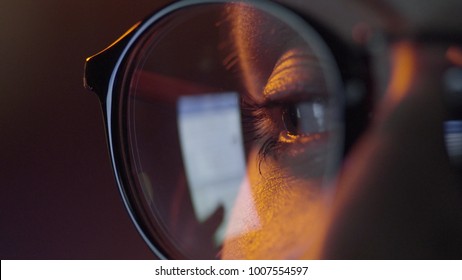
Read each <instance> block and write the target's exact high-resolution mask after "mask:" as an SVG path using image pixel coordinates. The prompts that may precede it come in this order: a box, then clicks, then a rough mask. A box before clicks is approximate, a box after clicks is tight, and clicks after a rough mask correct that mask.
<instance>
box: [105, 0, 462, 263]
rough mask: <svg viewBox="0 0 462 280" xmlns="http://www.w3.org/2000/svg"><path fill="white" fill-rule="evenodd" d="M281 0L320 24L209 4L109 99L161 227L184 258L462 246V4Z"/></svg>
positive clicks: (141, 57) (376, 254)
mask: <svg viewBox="0 0 462 280" xmlns="http://www.w3.org/2000/svg"><path fill="white" fill-rule="evenodd" d="M281 2H284V3H285V4H287V5H288V6H290V7H291V8H293V9H295V10H296V11H298V12H299V13H300V14H302V15H306V16H307V17H309V18H310V19H311V20H313V24H314V22H315V23H316V28H314V27H312V26H310V25H307V24H306V22H304V21H301V20H300V21H299V18H298V17H296V16H294V14H291V13H288V14H285V13H286V11H285V10H277V12H274V10H272V9H270V8H266V9H267V10H264V9H263V10H260V9H255V7H252V6H249V5H246V4H242V3H241V4H237V3H234V4H232V5H221V4H220V5H208V6H207V7H205V6H195V7H189V8H188V9H183V10H180V11H178V12H177V13H176V14H175V13H173V15H174V16H171V17H170V14H167V15H166V16H165V18H163V19H161V20H159V22H158V23H156V24H155V27H153V28H152V29H150V30H149V31H148V32H146V34H147V35H145V37H144V39H143V40H140V41H139V43H140V44H139V45H138V47H137V48H135V50H134V51H133V53H131V54H130V55H129V56H128V58H127V65H129V66H130V67H128V66H127V69H126V70H125V74H124V75H125V76H123V77H122V79H121V80H122V82H121V84H122V85H121V86H120V87H121V88H122V89H123V90H127V91H128V93H127V94H120V97H117V98H120V100H119V101H118V102H120V104H122V105H120V108H119V107H114V108H112V107H108V108H110V109H111V110H112V109H114V111H117V110H120V111H121V113H119V115H117V117H118V118H119V119H122V123H123V124H122V125H121V126H120V128H118V129H120V131H121V132H122V133H121V134H123V133H127V135H128V136H127V137H126V138H124V139H122V140H121V142H122V144H121V146H122V147H121V148H120V147H119V149H121V150H123V152H122V155H121V156H120V158H123V160H124V161H126V162H124V163H123V168H124V170H123V172H126V173H125V176H126V177H129V178H132V179H131V181H130V182H129V183H128V184H127V185H129V187H126V191H127V193H128V194H129V195H128V196H133V197H135V201H130V203H132V206H133V208H135V210H134V211H135V212H136V214H137V215H138V218H139V219H140V220H142V222H143V226H144V227H146V228H145V232H147V233H148V235H149V234H153V235H157V241H158V243H161V244H164V245H165V244H167V245H165V246H166V247H169V246H170V247H169V249H171V250H172V251H175V250H176V251H175V252H180V253H179V254H178V255H175V254H173V257H182V256H187V257H192V258H209V259H210V258H214V257H217V258H224V259H299V258H315V259H318V258H334V259H352V258H359V259H376V258H379V259H384V258H385V259H386V258H390V259H403V258H412V259H421V258H458V257H461V255H462V239H461V236H462V194H461V191H462V181H461V174H460V167H459V170H457V169H456V168H455V167H454V164H452V163H451V160H450V159H449V157H448V152H447V145H446V142H445V139H449V138H447V136H448V134H447V133H446V134H445V130H444V124H445V122H446V121H447V120H451V119H460V113H455V112H460V106H459V105H460V99H461V97H460V87H459V89H458V86H457V85H459V84H460V78H459V77H458V75H457V73H456V72H457V71H458V70H457V69H456V68H455V67H460V66H461V65H462V47H460V46H459V45H457V42H456V43H451V40H447V39H445V38H446V37H447V38H451V39H452V38H457V37H458V36H456V34H458V32H462V30H459V29H462V22H458V21H459V20H458V19H459V18H460V17H458V16H454V17H450V16H448V13H447V12H448V11H454V10H458V9H456V8H455V7H457V6H461V5H462V4H460V3H461V2H460V1H459V2H457V1H445V2H441V1H439V2H437V1H433V2H428V1H427V2H426V4H425V5H421V4H418V5H419V6H422V9H419V11H418V12H417V11H416V10H415V9H414V7H415V5H417V4H416V3H414V2H417V1H411V2H409V1H407V2H405V3H402V1H375V0H373V1H359V0H358V1H349V2H348V3H344V2H342V1H335V0H331V1H320V0H319V1H309V3H308V2H303V1H290V0H288V1H281ZM442 3H445V4H444V5H443V4H442ZM446 4H447V5H446ZM261 7H263V6H261ZM261 7H260V8H261ZM273 8H274V7H273ZM460 8H462V7H460ZM326 11H329V12H326ZM344 11H348V12H346V13H345V12H344ZM440 12H441V13H440ZM296 18H297V19H296ZM320 26H322V28H321V27H320ZM326 30H328V31H326ZM326 32H327V33H329V35H327V33H326ZM445 36H446V37H445ZM333 38H335V39H333ZM178 42H181V43H180V44H179V43H178ZM353 49H355V50H357V49H361V50H363V51H364V50H366V51H367V53H368V56H367V63H366V62H364V61H365V56H364V55H362V53H360V54H359V55H358V52H353V51H351V50H353ZM454 71H456V72H454ZM454 73H455V76H454V75H453V74H454ZM449 74H450V75H449ZM454 77H455V78H454ZM358 81H362V82H363V83H359V86H358V83H357V82H358ZM451 85H452V87H453V88H455V90H452V95H451V96H450V95H448V92H450V90H448V89H450V87H451ZM458 93H459V94H458ZM117 96H119V95H117ZM449 98H452V99H451V100H450V101H449V102H448V100H449ZM124 104H126V105H124ZM448 104H449V105H448ZM457 104H459V105H457ZM116 105H117V106H119V103H116ZM366 105H367V106H366ZM111 106H112V105H111ZM124 106H125V107H124ZM345 108H347V109H345ZM451 108H452V109H451ZM454 108H455V109H454ZM111 110H108V111H109V112H110V111H111ZM458 110H459V111H458ZM346 115H347V117H345V116H346ZM350 115H351V116H353V117H350ZM112 117H113V116H109V117H108V119H109V120H110V119H111V118H112ZM345 119H346V120H345ZM459 124H460V123H459ZM109 126H110V125H109ZM351 131H354V132H353V133H352V132H351ZM116 134H117V131H116ZM115 137H119V135H116V136H115ZM445 137H446V138H445ZM116 139H118V138H116ZM345 139H347V140H345ZM344 141H346V142H344ZM112 142H116V145H117V141H112ZM112 142H111V143H112ZM454 143H455V142H454ZM458 143H459V144H460V142H458ZM345 146H346V147H347V148H346V149H344V147H345ZM453 146H454V147H456V146H457V144H456V145H453ZM454 151H455V152H453V153H452V154H453V155H454V154H457V153H459V157H460V151H459V152H458V151H456V150H455V149H454ZM450 154H451V153H450ZM153 155H155V156H153ZM452 160H453V161H455V160H457V159H454V158H453V159H452ZM115 161H117V160H116V159H115ZM127 162H128V163H127ZM459 162H460V159H459ZM116 165H117V163H116ZM127 166H128V167H129V168H127ZM122 179H123V178H122ZM140 213H141V214H140Z"/></svg>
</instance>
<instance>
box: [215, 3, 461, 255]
mask: <svg viewBox="0 0 462 280" xmlns="http://www.w3.org/2000/svg"><path fill="white" fill-rule="evenodd" d="M289 2H290V1H289ZM364 2H365V1H356V4H358V3H362V4H364ZM372 2H376V3H377V1H369V4H371V3H372ZM366 3H367V2H366ZM383 3H384V4H392V5H394V3H392V2H383ZM294 5H298V6H302V5H301V4H300V3H299V2H297V3H295V4H294ZM365 6H366V7H365V8H364V7H363V9H370V8H371V5H369V6H368V5H365ZM437 6H438V5H437ZM372 7H374V5H372ZM401 8H402V9H403V10H402V12H404V14H405V12H406V10H405V8H403V7H401ZM302 9H307V10H309V7H307V6H305V7H303V6H302ZM430 10H431V9H428V10H426V11H427V12H429V11H430ZM369 12H370V10H369ZM241 16H242V15H241ZM425 16H428V15H425V14H421V15H418V16H416V15H411V16H410V17H411V19H410V20H411V21H410V22H405V20H406V17H403V16H402V14H400V16H398V15H394V14H393V13H392V12H389V13H386V14H385V15H383V18H382V20H381V21H380V22H379V23H371V24H372V25H373V24H377V26H380V27H381V28H389V31H390V32H394V30H395V28H397V26H406V32H411V33H412V32H415V33H417V30H418V29H419V28H420V25H421V24H422V22H423V21H422V18H425ZM412 17H413V18H412ZM248 18H249V17H246V16H243V19H242V18H241V19H240V20H238V21H237V22H238V23H237V26H235V29H237V30H238V32H240V33H239V34H240V38H249V40H245V42H244V43H245V44H244V43H242V42H239V40H238V42H237V49H238V50H239V54H240V55H241V58H244V59H243V61H245V62H244V63H241V65H240V66H241V69H242V71H243V72H245V73H246V75H245V76H246V77H248V78H247V79H248V80H247V81H246V82H247V85H248V86H247V89H248V91H249V92H250V93H251V94H254V95H258V92H262V91H263V92H265V90H264V89H265V86H267V85H268V81H267V80H266V79H265V77H267V76H268V74H266V75H262V74H261V73H262V71H261V70H260V69H263V68H264V69H268V68H267V65H259V64H258V63H254V64H252V63H251V62H249V61H251V60H249V59H248V58H249V57H255V55H252V51H254V49H256V48H257V47H256V46H257V45H258V44H259V42H258V40H263V39H261V38H266V37H265V31H261V33H259V32H258V31H257V33H256V34H257V35H255V30H251V31H249V30H250V29H249V28H247V29H246V28H243V27H244V26H245V25H246V24H248V23H246V20H247V19H248ZM251 18H255V15H253V17H251ZM429 18H430V17H429ZM263 20H264V19H263ZM438 20H440V21H441V19H438V18H437V17H435V16H432V17H431V21H432V23H438ZM250 21H251V20H250ZM440 23H441V24H440V25H439V26H445V22H440ZM448 24H449V23H448ZM265 26H266V25H265ZM246 32H249V34H247V33H246ZM281 32H282V33H283V32H285V31H283V30H282V31H281ZM250 33H252V34H250ZM259 35H261V37H259ZM241 40H242V39H241ZM252 44H254V45H252ZM295 44H296V43H295ZM289 49H290V48H289ZM447 50H448V45H443V44H422V43H418V42H413V41H411V40H408V39H403V40H396V41H395V42H393V43H392V44H390V45H389V47H388V49H387V51H386V52H384V53H383V56H384V57H382V59H384V61H388V62H390V70H389V73H385V74H386V75H385V76H386V79H384V80H383V81H382V82H383V85H384V86H383V88H380V90H381V91H382V92H380V93H379V95H380V97H379V98H377V103H376V108H377V109H376V110H375V112H374V117H373V120H372V123H371V125H370V127H369V128H368V129H367V131H366V132H365V133H364V134H363V136H362V137H361V138H360V139H359V141H357V143H356V144H355V146H354V148H353V151H352V152H351V153H350V154H349V155H348V157H347V158H346V160H345V161H344V164H343V166H342V168H341V170H340V172H339V175H338V177H337V180H336V181H333V183H332V184H335V187H329V188H326V187H325V185H324V183H322V182H319V181H317V180H315V179H313V176H307V175H306V174H303V172H302V171H301V170H299V169H297V167H296V166H303V167H307V166H309V163H308V162H298V163H297V164H298V165H297V164H294V161H293V160H294V158H290V156H287V157H274V158H270V159H269V160H265V161H263V163H262V164H261V166H260V170H256V169H255V166H256V165H257V164H256V161H257V160H258V159H257V158H258V157H257V155H256V150H257V148H254V149H253V150H251V152H250V153H249V154H250V156H249V168H248V178H247V180H248V182H247V183H245V184H243V187H242V188H243V189H244V191H241V195H240V197H239V198H238V200H237V202H236V206H235V209H236V210H235V212H234V213H233V218H232V219H231V222H230V226H229V228H231V229H232V228H234V232H240V233H241V234H237V235H236V234H234V235H230V237H229V238H228V239H227V240H226V241H225V244H224V248H223V252H222V257H223V258H231V259H234V258H246V259H281V258H327V259H409V258H410V259H434V258H438V259H440V258H443V259H446V258H460V257H462V196H461V191H462V188H461V186H462V182H461V176H460V174H458V173H457V171H456V170H455V169H454V168H453V167H452V166H451V165H450V162H449V160H448V158H447V155H446V152H445V146H444V139H443V131H442V125H441V124H442V122H443V121H444V120H445V118H446V117H447V111H446V107H445V104H444V101H443V94H442V93H443V92H444V88H443V87H442V83H441V80H442V76H443V74H444V72H445V71H446V70H447V68H448V67H450V66H451V62H450V61H448V59H447V57H446V53H447ZM282 53H284V52H282ZM403 69H404V70H403ZM263 72H264V71H263ZM302 76H303V75H302ZM318 144H319V143H318ZM311 145H315V144H313V143H309V144H306V145H304V146H303V155H304V156H307V157H308V158H309V156H308V154H309V151H310V149H311V150H312V149H314V146H311ZM319 148H320V147H319V146H318V147H316V149H319ZM321 149H325V147H324V148H321ZM324 160H325V159H324ZM282 166H285V167H287V168H286V169H281V167H282ZM305 170H306V169H305ZM265 174H272V175H273V176H266V177H265ZM282 178H289V179H284V180H282ZM333 190H336V191H335V192H334V191H333ZM236 228H237V230H236Z"/></svg>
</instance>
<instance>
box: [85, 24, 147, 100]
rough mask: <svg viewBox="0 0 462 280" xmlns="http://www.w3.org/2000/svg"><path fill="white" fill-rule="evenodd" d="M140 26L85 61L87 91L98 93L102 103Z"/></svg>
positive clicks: (134, 27)
mask: <svg viewBox="0 0 462 280" xmlns="http://www.w3.org/2000/svg"><path fill="white" fill-rule="evenodd" d="M139 24H140V23H139V22H138V23H137V24H135V25H134V26H133V27H132V28H130V29H129V30H128V31H127V32H125V34H123V35H122V36H121V37H120V38H119V39H117V40H116V41H115V42H114V43H112V44H111V45H110V46H108V47H107V48H105V49H104V50H102V51H101V52H99V53H97V54H95V55H93V56H90V57H88V58H87V59H86V61H85V66H84V77H83V85H84V87H85V88H86V89H88V90H90V91H93V92H94V93H96V94H97V95H98V97H99V99H100V100H101V101H102V102H105V100H106V97H107V93H108V88H109V83H110V79H111V76H112V74H113V72H114V68H115V65H116V63H117V61H118V60H119V58H120V54H121V53H122V52H123V50H124V48H125V47H126V46H127V44H128V42H129V40H130V38H131V37H132V34H133V30H134V29H136V28H137V27H138V25H139Z"/></svg>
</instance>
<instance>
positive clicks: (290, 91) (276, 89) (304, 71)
mask: <svg viewBox="0 0 462 280" xmlns="http://www.w3.org/2000/svg"><path fill="white" fill-rule="evenodd" d="M263 95H264V96H265V98H266V99H268V100H276V99H281V100H282V99H286V98H288V97H290V98H294V97H292V96H295V95H301V97H298V98H299V99H303V100H306V99H307V98H310V96H311V97H313V96H316V97H321V96H327V89H326V84H325V80H324V76H323V70H322V68H321V65H320V63H319V61H318V59H317V58H316V57H314V56H313V55H312V53H311V51H310V50H309V49H308V48H307V47H305V48H303V49H301V48H298V49H292V50H289V51H287V52H286V53H284V54H283V55H282V56H281V58H280V59H279V60H278V62H277V63H276V65H275V66H274V69H273V72H272V74H271V76H270V77H269V78H268V82H267V83H266V86H265V88H264V90H263Z"/></svg>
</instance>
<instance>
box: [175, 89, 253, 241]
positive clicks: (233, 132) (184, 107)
mask: <svg viewBox="0 0 462 280" xmlns="http://www.w3.org/2000/svg"><path fill="white" fill-rule="evenodd" d="M178 129H179V135H180V145H181V151H182V156H183V163H184V166H185V170H186V175H187V180H188V183H189V191H190V194H191V199H192V202H193V206H194V211H195V215H196V217H197V219H198V220H199V221H200V222H204V221H205V220H207V218H209V217H210V216H211V215H213V214H214V213H215V212H216V211H217V210H218V209H219V208H220V207H223V208H224V221H223V223H222V224H221V226H220V228H219V229H218V230H217V233H216V235H215V239H216V242H218V243H221V241H222V240H223V237H224V233H225V230H226V228H225V227H226V224H227V221H228V220H229V216H230V214H231V210H232V207H233V205H234V201H235V199H236V196H237V193H238V192H239V188H240V186H241V184H242V183H243V181H244V179H245V155H244V147H243V139H242V129H241V117H240V108H239V96H238V94H237V93H233V92H230V93H218V94H217V93H216V94H204V95H199V96H184V97H181V98H180V99H179V101H178Z"/></svg>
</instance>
